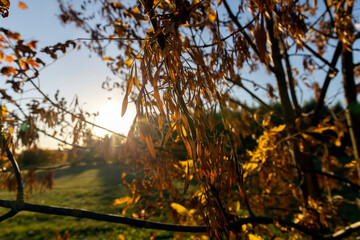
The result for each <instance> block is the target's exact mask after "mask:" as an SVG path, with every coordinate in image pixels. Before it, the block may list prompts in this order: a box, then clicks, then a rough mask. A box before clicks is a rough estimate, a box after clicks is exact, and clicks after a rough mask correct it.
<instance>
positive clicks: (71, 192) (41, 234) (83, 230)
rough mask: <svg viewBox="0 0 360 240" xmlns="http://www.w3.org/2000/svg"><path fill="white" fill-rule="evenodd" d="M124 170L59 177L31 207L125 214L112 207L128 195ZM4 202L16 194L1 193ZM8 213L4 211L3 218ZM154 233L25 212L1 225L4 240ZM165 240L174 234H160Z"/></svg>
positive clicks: (75, 171)
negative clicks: (40, 206) (35, 205)
mask: <svg viewBox="0 0 360 240" xmlns="http://www.w3.org/2000/svg"><path fill="white" fill-rule="evenodd" d="M121 174H122V169H120V168H117V167H114V166H96V167H73V168H68V169H62V170H58V171H56V173H55V185H54V188H53V189H52V190H46V191H44V192H40V191H36V192H35V193H33V194H31V195H30V198H29V199H28V200H27V201H28V202H30V203H37V204H44V205H56V206H62V207H70V208H81V209H86V210H91V211H97V212H102V213H112V214H121V208H120V207H110V206H111V204H112V202H113V201H114V199H115V198H118V197H122V196H125V195H126V194H127V193H128V191H127V189H126V187H125V186H124V185H123V184H122V178H121ZM0 198H1V199H14V198H15V194H14V193H8V192H6V191H0ZM6 211H8V210H7V209H2V208H0V214H4V213H5V212H6ZM153 232H154V230H148V229H141V228H134V227H129V226H126V225H121V224H112V223H106V222H98V221H94V220H88V219H78V218H72V217H62V216H52V215H46V214H37V213H31V212H21V213H19V214H18V215H16V216H15V217H13V218H11V219H8V220H6V221H4V222H2V223H0V239H1V240H7V239H9V240H17V239H19V240H20V239H21V240H23V239H35V240H36V239H39V240H40V239H41V240H42V239H56V237H55V236H56V235H57V234H58V235H61V236H64V235H65V234H67V233H68V234H70V239H118V235H119V234H122V235H123V236H125V237H126V239H127V240H130V239H149V238H150V237H151V235H152V233H153ZM156 233H157V236H158V237H160V238H161V239H171V238H172V237H173V233H172V232H164V231H157V232H156Z"/></svg>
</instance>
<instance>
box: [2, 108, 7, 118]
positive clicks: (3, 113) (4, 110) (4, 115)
mask: <svg viewBox="0 0 360 240" xmlns="http://www.w3.org/2000/svg"><path fill="white" fill-rule="evenodd" d="M6 113H7V108H6V107H5V106H1V116H2V117H6Z"/></svg>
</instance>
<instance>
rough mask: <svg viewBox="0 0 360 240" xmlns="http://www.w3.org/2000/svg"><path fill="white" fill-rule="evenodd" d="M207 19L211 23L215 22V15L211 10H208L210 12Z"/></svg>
mask: <svg viewBox="0 0 360 240" xmlns="http://www.w3.org/2000/svg"><path fill="white" fill-rule="evenodd" d="M208 18H209V20H210V21H211V22H215V20H216V13H215V12H214V11H213V10H212V9H210V11H209V16H208Z"/></svg>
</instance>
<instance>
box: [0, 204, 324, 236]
mask: <svg viewBox="0 0 360 240" xmlns="http://www.w3.org/2000/svg"><path fill="white" fill-rule="evenodd" d="M14 204H15V201H9V200H2V199H0V206H1V207H5V208H13V206H14ZM20 211H28V212H35V213H43V214H51V215H58V216H69V217H77V218H86V219H92V220H97V221H104V222H112V223H121V224H127V225H131V226H133V227H141V228H149V229H156V230H166V231H175V232H192V233H195V232H198V233H200V232H207V230H208V227H207V226H184V225H178V224H168V223H159V222H153V221H147V220H141V219H135V218H129V217H124V216H119V215H114V214H103V213H98V212H92V211H87V210H82V209H74V208H65V207H56V206H45V205H39V204H31V203H24V205H23V207H22V208H21V209H20ZM249 223H250V224H256V223H257V224H275V223H279V224H280V225H283V226H287V227H292V228H294V229H297V230H299V231H301V232H303V233H306V234H308V235H310V236H312V237H314V238H316V239H325V238H324V237H322V236H321V235H319V234H318V233H316V232H314V231H312V230H310V229H308V228H306V227H304V226H301V225H299V224H296V223H293V222H290V221H286V220H279V219H277V218H276V217H275V218H271V217H249V218H240V219H238V220H236V221H234V222H231V223H230V224H229V227H230V229H236V228H239V227H241V226H242V225H244V224H249Z"/></svg>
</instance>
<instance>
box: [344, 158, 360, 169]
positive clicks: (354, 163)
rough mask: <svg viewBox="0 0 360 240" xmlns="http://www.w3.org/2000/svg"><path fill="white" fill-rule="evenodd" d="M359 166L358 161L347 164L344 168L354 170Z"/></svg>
mask: <svg viewBox="0 0 360 240" xmlns="http://www.w3.org/2000/svg"><path fill="white" fill-rule="evenodd" d="M356 165H357V161H356V160H352V161H351V162H349V163H347V164H345V165H344V167H346V168H353V167H355V166H356Z"/></svg>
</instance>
